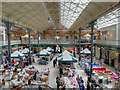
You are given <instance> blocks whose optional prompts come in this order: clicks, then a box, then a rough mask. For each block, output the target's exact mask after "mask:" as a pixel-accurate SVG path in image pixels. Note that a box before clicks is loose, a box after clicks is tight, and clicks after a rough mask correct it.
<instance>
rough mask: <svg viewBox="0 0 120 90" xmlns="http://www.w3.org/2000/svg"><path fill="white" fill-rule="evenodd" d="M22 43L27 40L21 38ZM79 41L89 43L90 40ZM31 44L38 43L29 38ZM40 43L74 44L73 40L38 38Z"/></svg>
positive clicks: (26, 42)
mask: <svg viewBox="0 0 120 90" xmlns="http://www.w3.org/2000/svg"><path fill="white" fill-rule="evenodd" d="M22 43H23V44H28V43H29V41H28V40H22ZM75 43H76V44H78V43H79V41H76V40H75ZM81 43H86V44H87V43H90V41H85V40H84V41H81ZM31 44H38V40H31ZM40 44H74V40H40Z"/></svg>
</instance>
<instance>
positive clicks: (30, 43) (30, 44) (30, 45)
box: [27, 28, 31, 60]
mask: <svg viewBox="0 0 120 90" xmlns="http://www.w3.org/2000/svg"><path fill="white" fill-rule="evenodd" d="M27 30H28V33H29V59H30V60H31V53H30V52H31V43H30V31H31V29H29V28H27Z"/></svg>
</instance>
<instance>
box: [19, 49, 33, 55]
mask: <svg viewBox="0 0 120 90" xmlns="http://www.w3.org/2000/svg"><path fill="white" fill-rule="evenodd" d="M21 53H23V54H29V49H28V48H25V49H24V50H23V51H22V52H21ZM30 53H31V54H33V51H30Z"/></svg>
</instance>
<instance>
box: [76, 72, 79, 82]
mask: <svg viewBox="0 0 120 90" xmlns="http://www.w3.org/2000/svg"><path fill="white" fill-rule="evenodd" d="M76 80H77V82H78V81H79V80H80V77H79V74H77V77H76Z"/></svg>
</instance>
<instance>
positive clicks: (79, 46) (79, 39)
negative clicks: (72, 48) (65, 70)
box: [79, 28, 82, 61]
mask: <svg viewBox="0 0 120 90" xmlns="http://www.w3.org/2000/svg"><path fill="white" fill-rule="evenodd" d="M81 30H82V29H81V28H79V61H81V52H80V51H81Z"/></svg>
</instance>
